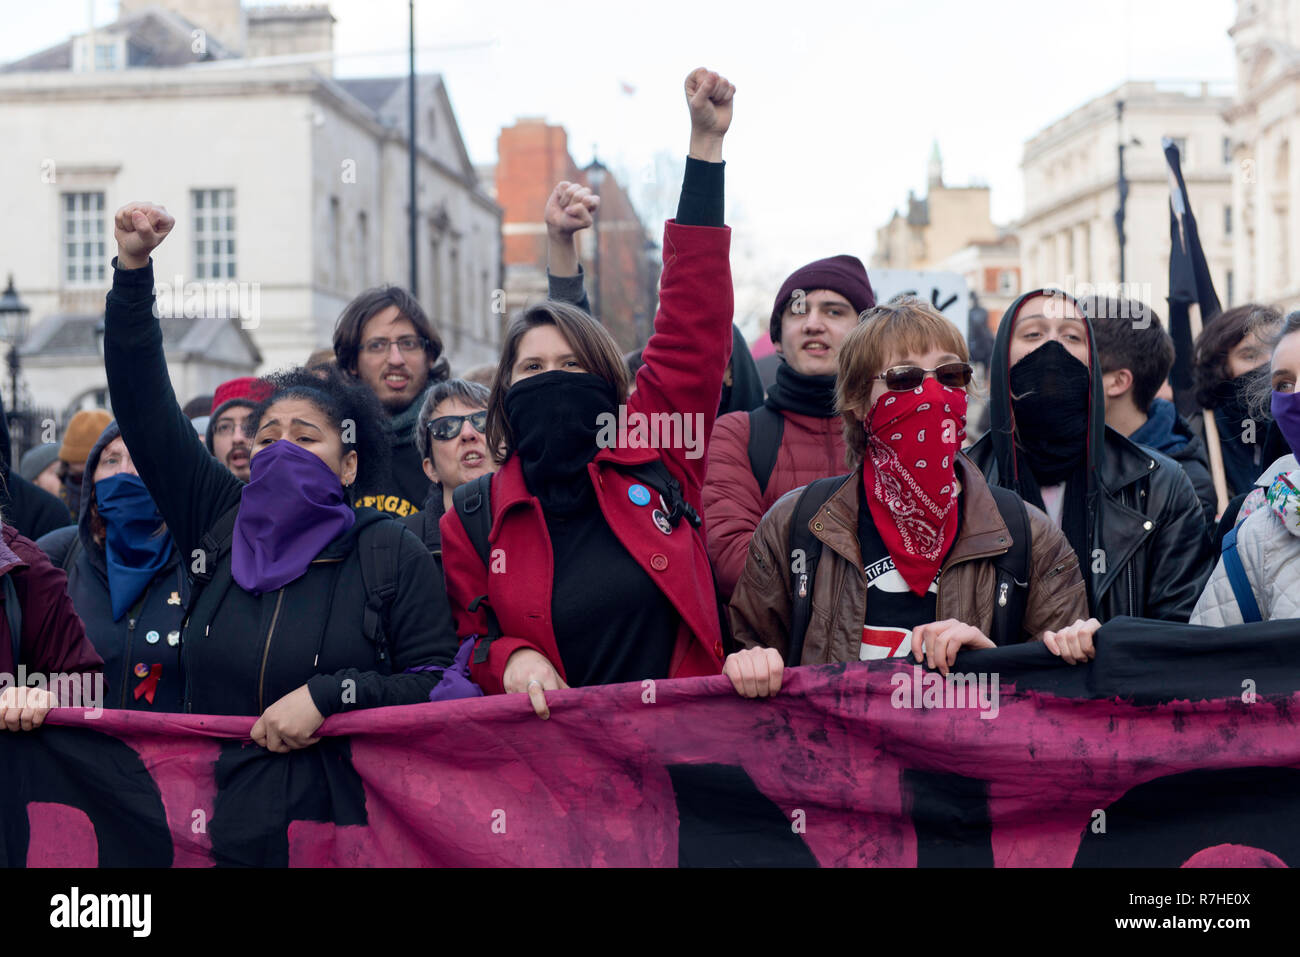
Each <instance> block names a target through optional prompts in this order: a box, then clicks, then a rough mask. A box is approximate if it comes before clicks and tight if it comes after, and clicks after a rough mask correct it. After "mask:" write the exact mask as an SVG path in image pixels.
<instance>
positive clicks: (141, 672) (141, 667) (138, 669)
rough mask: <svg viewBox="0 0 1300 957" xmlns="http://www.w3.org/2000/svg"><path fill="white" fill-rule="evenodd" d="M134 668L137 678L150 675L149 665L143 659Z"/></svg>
mask: <svg viewBox="0 0 1300 957" xmlns="http://www.w3.org/2000/svg"><path fill="white" fill-rule="evenodd" d="M132 670H133V671H135V676H136V677H137V678H147V677H149V666H148V665H146V664H145V663H144V662H143V661H140V662H137V663H136V666H135V668H134V669H132Z"/></svg>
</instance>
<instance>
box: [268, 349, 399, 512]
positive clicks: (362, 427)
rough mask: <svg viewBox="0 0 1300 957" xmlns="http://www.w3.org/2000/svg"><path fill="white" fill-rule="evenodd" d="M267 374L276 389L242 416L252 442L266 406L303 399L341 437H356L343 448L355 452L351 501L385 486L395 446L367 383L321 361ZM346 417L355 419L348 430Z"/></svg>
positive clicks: (344, 443) (376, 399)
mask: <svg viewBox="0 0 1300 957" xmlns="http://www.w3.org/2000/svg"><path fill="white" fill-rule="evenodd" d="M263 378H264V379H265V380H266V381H267V382H269V383H271V389H272V391H271V395H270V396H269V397H268V398H266V399H263V400H262V402H260V403H259V404H258V405H257V406H256V407H254V409H253V411H252V412H251V413H250V414H249V416H248V418H247V419H245V420H244V434H245V435H246V436H248V440H249V442H250V443H251V442H252V440H253V436H255V435H256V434H257V430H258V428H259V427H260V426H261V424H262V419H263V417H264V416H265V415H266V411H267V409H269V408H270V407H271V406H272V405H274V404H275V403H276V402H279V401H281V400H282V399H304V400H306V401H307V402H310V403H311V404H312V405H314V406H315V407H316V408H317V409H319V410H320V412H321V414H322V415H324V416H325V417H326V418H327V419H328V420H329V423H330V425H332V426H333V427H334V428H336V429H338V430H339V438H340V440H346V438H347V437H348V436H349V435H351V437H352V441H350V442H349V441H343V451H344V452H345V453H346V452H352V451H355V452H356V453H357V478H356V481H355V482H353V483H352V485H351V486H350V487H349V488H348V489H347V490H346V491H347V494H348V498H349V501H352V502H355V501H356V499H357V498H358V497H359V496H362V495H373V494H377V493H380V492H383V491H385V489H386V486H387V485H388V480H389V477H390V465H391V462H392V455H393V453H392V447H391V446H390V444H389V441H388V436H387V435H386V434H385V430H384V421H385V416H384V412H383V409H382V408H381V407H380V405H379V399H378V398H377V397H376V396H375V394H374V393H373V392H371V391H370V389H369V388H368V387H367V386H366V385H365V384H363V383H362V382H360V381H358V380H356V379H354V378H352V377H351V376H349V375H347V374H346V373H344V372H343V371H342V370H340V369H339V368H338V367H337V366H331V367H326V368H321V367H319V366H318V367H316V368H315V369H313V370H312V371H310V372H309V371H307V369H306V368H305V367H302V366H299V367H298V368H295V369H286V370H283V371H280V372H273V373H271V374H270V375H267V376H263ZM346 422H351V424H352V425H353V426H354V428H352V429H345V428H344V423H346Z"/></svg>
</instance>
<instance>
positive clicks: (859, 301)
mask: <svg viewBox="0 0 1300 957" xmlns="http://www.w3.org/2000/svg"><path fill="white" fill-rule="evenodd" d="M796 289H802V290H803V291H804V292H806V293H807V292H812V291H813V290H814V289H829V290H830V291H831V292H838V293H839V294H840V295H841V296H843V297H844V298H845V299H847V300H848V301H849V303H850V304H851V305H852V306H853V308H854V309H855V310H857V312H858V315H861V314H862V313H864V312H866V311H867V310H868V309H870V308H872V307H873V306H874V305H875V304H876V294H875V293H874V292H872V291H871V280H870V279H868V278H867V270H866V267H864V266H863V265H862V260H860V259H858V257H857V256H831V257H830V258H829V259H819V260H817V261H816V262H811V263H809V264H808V265H806V266H801V267H800V268H798V269H796V270H795V271H794V272H792V273H790V276H789V278H788V279H786V281H785V282H783V283H781V291H780V292H778V293H777V294H776V302H775V303H774V304H773V306H772V321H771V323H770V326H769V333H770V335H771V336H772V341H773V342H780V341H781V314H782V313H783V312H785V307H786V306H787V305H788V304H789V302H790V299H791V297H792V296H793V295H794V292H795V290H796Z"/></svg>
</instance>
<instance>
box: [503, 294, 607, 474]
mask: <svg viewBox="0 0 1300 957" xmlns="http://www.w3.org/2000/svg"><path fill="white" fill-rule="evenodd" d="M538 326H555V328H556V329H558V330H559V332H560V335H562V336H564V339H565V341H566V342H567V343H568V344H569V347H570V348H571V349H573V351H574V354H575V355H577V357H578V361H579V362H581V363H582V367H583V368H584V369H585V370H586V371H587V372H590V373H591V374H592V375H598V376H600V377H601V378H602V379H604V380H605V381H606V382H608V383H609V384H610V385H612V386H613V387H614V392H615V393H616V394H617V396H618V401H619V404H622V403H624V402H626V401H627V390H628V374H627V366H626V365H624V364H623V354H622V353H621V352H619V350H618V344H617V343H615V342H614V337H613V336H611V335H610V334H609V332H608V331H606V329H605V327H604V326H602V325H600V324H599V323H598V322H596V320H595V319H593V318H591V316H589V315H587V314H586V313H585V312H583V311H582V310H581V309H579V308H577V307H576V306H570V305H568V304H567V303H563V302H556V301H554V300H552V299H548V300H546V301H545V302H540V303H538V304H537V305H535V306H530V307H528V308H527V309H525V310H524V311H523V312H521V313H519V314H518V315H516V316H515V317H514V318H513V319H511V320H510V325H509V326H508V327H506V335H505V342H504V344H503V345H502V347H501V360H500V362H498V363H497V374H496V379H495V380H494V381H493V383H492V396H491V398H489V399H488V407H487V408H488V419H487V445H488V448H490V449H499V450H500V454H501V461H502V462H504V461H506V460H507V459H509V458H510V454H511V453H512V452H513V451H514V445H515V437H514V433H513V432H512V431H511V429H510V422H509V421H508V420H507V418H506V393H507V392H508V391H510V385H511V381H510V378H511V370H512V369H514V366H515V361H516V360H517V359H518V357H519V343H520V341H521V340H522V339H523V338H524V335H525V334H526V333H527V332H528V331H529V330H530V329H536V328H537V327H538Z"/></svg>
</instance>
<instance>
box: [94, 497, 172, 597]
mask: <svg viewBox="0 0 1300 957" xmlns="http://www.w3.org/2000/svg"><path fill="white" fill-rule="evenodd" d="M95 507H96V509H97V510H98V511H99V516H100V518H102V519H103V520H104V526H105V529H106V532H105V536H104V560H105V564H106V565H107V566H108V597H109V601H110V603H111V604H112V608H113V620H114V621H121V620H122V616H123V615H125V614H126V613H127V611H128V610H129V609H130V608H131V606H132V605H134V604H135V603H136V600H137V599H138V598H139V597H140V596H141V595H142V594H143V593H144V591H145V589H146V588H148V587H149V583H150V582H151V581H153V579H154V576H155V575H157V574H158V571H159V570H160V569H161V568H163V567H164V566H165V565H166V564H167V560H168V559H169V558H171V554H172V537H171V533H170V532H168V531H167V530H166V529H163V528H162V527H161V526H162V524H163V519H162V516H161V515H160V514H158V506H157V505H155V504H154V501H153V498H152V497H151V496H150V495H149V490H148V489H147V488H145V485H144V482H142V481H141V480H140V477H139V476H137V475H131V474H130V473H129V472H120V473H118V474H117V475H112V476H109V477H108V478H106V479H100V480H99V481H98V482H96V483H95Z"/></svg>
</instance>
